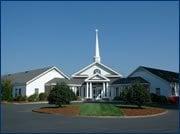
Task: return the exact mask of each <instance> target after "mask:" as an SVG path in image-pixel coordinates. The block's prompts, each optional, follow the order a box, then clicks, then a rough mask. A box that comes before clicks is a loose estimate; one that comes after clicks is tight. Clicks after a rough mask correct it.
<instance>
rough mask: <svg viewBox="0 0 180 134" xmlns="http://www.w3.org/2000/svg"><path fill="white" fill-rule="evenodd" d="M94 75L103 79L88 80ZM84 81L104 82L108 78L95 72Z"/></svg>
mask: <svg viewBox="0 0 180 134" xmlns="http://www.w3.org/2000/svg"><path fill="white" fill-rule="evenodd" d="M95 76H99V77H101V78H103V79H105V80H90V79H91V78H93V77H95ZM84 81H85V82H94V81H95V82H97V81H100V82H102V81H103V82H106V81H110V80H109V79H108V78H106V77H105V76H103V75H101V74H99V73H96V74H93V75H92V76H90V77H88V78H87V79H85V80H84Z"/></svg>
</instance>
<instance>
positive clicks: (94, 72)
mask: <svg viewBox="0 0 180 134" xmlns="http://www.w3.org/2000/svg"><path fill="white" fill-rule="evenodd" d="M62 81H64V82H65V83H67V84H68V85H69V86H70V88H71V89H72V90H73V92H75V94H76V95H78V96H80V98H81V99H82V100H84V99H92V100H100V99H113V98H114V97H115V96H119V95H120V92H121V91H122V89H124V88H125V87H126V86H127V85H129V84H131V83H132V82H134V81H139V82H141V83H143V84H145V85H146V87H148V85H149V83H148V82H147V81H146V80H144V79H143V78H141V77H131V78H123V76H122V74H120V73H118V72H117V71H115V70H113V69H111V68H110V67H108V66H106V65H104V64H102V62H101V57H100V51H99V40H98V30H97V29H96V46H95V56H94V62H93V63H92V64H90V65H88V66H86V67H84V68H83V69H81V70H79V71H77V72H76V73H74V74H72V76H71V78H70V79H69V80H68V79H64V80H62V79H60V78H55V79H53V80H51V81H49V82H48V83H46V87H47V88H48V86H51V85H55V84H56V83H60V82H62ZM50 89H51V88H49V90H50Z"/></svg>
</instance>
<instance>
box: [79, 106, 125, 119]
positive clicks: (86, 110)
mask: <svg viewBox="0 0 180 134" xmlns="http://www.w3.org/2000/svg"><path fill="white" fill-rule="evenodd" d="M80 115H83V116H122V115H123V113H122V111H121V110H120V108H118V107H116V106H115V105H113V104H104V103H84V104H81V105H80Z"/></svg>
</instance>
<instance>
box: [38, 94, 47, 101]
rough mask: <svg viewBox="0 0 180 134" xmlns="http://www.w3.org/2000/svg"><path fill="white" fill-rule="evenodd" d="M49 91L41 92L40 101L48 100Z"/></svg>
mask: <svg viewBox="0 0 180 134" xmlns="http://www.w3.org/2000/svg"><path fill="white" fill-rule="evenodd" d="M47 96H48V95H47V93H40V94H39V100H40V101H46V100H47Z"/></svg>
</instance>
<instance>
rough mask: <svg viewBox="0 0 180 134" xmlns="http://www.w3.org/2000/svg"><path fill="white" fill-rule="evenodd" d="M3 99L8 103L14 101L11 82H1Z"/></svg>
mask: <svg viewBox="0 0 180 134" xmlns="http://www.w3.org/2000/svg"><path fill="white" fill-rule="evenodd" d="M1 99H2V100H6V101H12V100H13V96H12V83H11V80H8V79H7V80H3V81H1Z"/></svg>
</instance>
